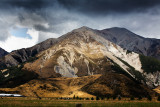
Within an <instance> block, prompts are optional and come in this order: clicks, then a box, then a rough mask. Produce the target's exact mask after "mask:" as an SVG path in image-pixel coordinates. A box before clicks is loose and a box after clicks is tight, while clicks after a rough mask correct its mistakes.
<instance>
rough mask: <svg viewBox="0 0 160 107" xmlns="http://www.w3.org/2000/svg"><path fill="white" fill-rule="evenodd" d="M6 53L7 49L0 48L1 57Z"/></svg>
mask: <svg viewBox="0 0 160 107" xmlns="http://www.w3.org/2000/svg"><path fill="white" fill-rule="evenodd" d="M7 54H8V52H7V51H5V50H4V49H2V48H0V57H3V56H5V55H7Z"/></svg>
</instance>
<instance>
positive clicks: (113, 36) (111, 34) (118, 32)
mask: <svg viewBox="0 0 160 107" xmlns="http://www.w3.org/2000/svg"><path fill="white" fill-rule="evenodd" d="M98 32H100V33H101V35H102V36H103V37H104V38H106V39H107V40H109V41H111V42H113V43H115V44H117V45H119V46H121V47H122V48H124V49H127V50H129V51H133V52H136V53H139V54H143V55H145V56H152V57H155V58H157V59H159V60H160V40H159V39H152V38H144V37H141V36H139V35H137V34H135V33H133V32H131V31H129V30H127V29H125V28H118V27H114V28H110V29H104V30H100V31H98Z"/></svg>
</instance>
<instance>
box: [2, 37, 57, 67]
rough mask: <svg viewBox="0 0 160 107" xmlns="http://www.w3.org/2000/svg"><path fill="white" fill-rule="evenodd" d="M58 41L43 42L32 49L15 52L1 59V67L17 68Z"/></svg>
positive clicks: (48, 40)
mask: <svg viewBox="0 0 160 107" xmlns="http://www.w3.org/2000/svg"><path fill="white" fill-rule="evenodd" d="M56 41H57V40H56V39H54V38H52V39H47V40H46V41H44V42H41V43H39V44H37V45H35V46H33V47H30V48H26V49H25V48H23V49H20V50H15V51H12V52H11V53H9V54H8V55H6V56H5V57H4V58H1V59H0V67H1V68H4V67H11V66H16V65H18V64H20V63H23V62H25V61H27V60H28V59H29V58H32V57H34V56H35V55H36V54H38V53H40V52H41V51H43V50H46V49H48V48H50V47H51V46H52V45H53V44H54V43H56Z"/></svg>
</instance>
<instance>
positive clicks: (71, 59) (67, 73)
mask: <svg viewBox="0 0 160 107" xmlns="http://www.w3.org/2000/svg"><path fill="white" fill-rule="evenodd" d="M37 57H38V59H36V60H35V61H34V62H31V63H26V64H25V65H24V68H23V69H25V70H28V71H34V72H36V73H37V74H38V75H39V77H41V78H50V77H61V76H63V77H81V76H88V75H95V74H105V73H106V72H117V73H122V74H125V75H127V76H129V77H130V78H134V79H136V80H137V81H139V82H141V83H144V84H147V85H148V86H150V87H156V86H158V85H159V84H160V77H159V76H160V75H159V71H160V67H159V64H160V62H159V61H158V60H156V59H152V58H150V57H145V56H143V55H139V54H137V53H134V52H130V51H128V50H125V49H123V48H121V47H120V46H118V45H116V44H114V43H113V42H110V41H109V40H107V39H106V38H104V37H103V36H102V35H101V32H100V33H99V31H97V30H93V29H90V28H87V27H82V28H79V29H76V30H73V31H72V32H69V33H67V34H66V35H63V36H62V37H60V38H58V42H57V43H56V44H54V45H53V46H52V47H50V48H49V49H47V50H45V51H43V52H41V53H40V54H38V55H37ZM146 59H147V60H148V61H149V62H152V63H151V64H152V65H153V66H151V68H149V67H150V66H147V65H148V64H150V63H149V62H147V63H145V62H146V61H145V60H146ZM147 67H148V68H147ZM153 68H154V69H153ZM148 69H149V70H148ZM153 77H154V78H153Z"/></svg>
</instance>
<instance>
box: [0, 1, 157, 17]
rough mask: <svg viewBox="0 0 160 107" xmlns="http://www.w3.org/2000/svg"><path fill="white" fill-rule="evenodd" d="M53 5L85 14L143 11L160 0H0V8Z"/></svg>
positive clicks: (30, 8) (36, 7)
mask: <svg viewBox="0 0 160 107" xmlns="http://www.w3.org/2000/svg"><path fill="white" fill-rule="evenodd" d="M53 5H54V6H55V5H59V6H63V7H64V8H65V9H68V10H70V11H78V12H81V13H87V14H88V13H91V14H104V13H111V12H116V13H128V12H144V11H146V10H147V9H148V8H152V7H154V6H159V5H160V0H0V8H8V7H16V8H24V9H26V10H36V9H41V8H47V7H49V6H50V7H52V6H53Z"/></svg>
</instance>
